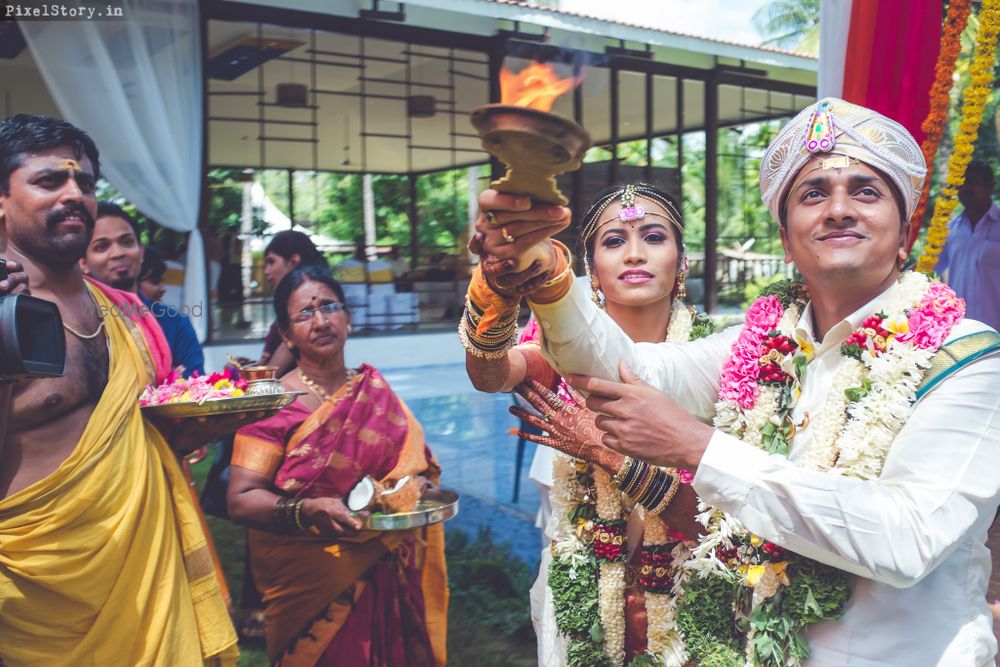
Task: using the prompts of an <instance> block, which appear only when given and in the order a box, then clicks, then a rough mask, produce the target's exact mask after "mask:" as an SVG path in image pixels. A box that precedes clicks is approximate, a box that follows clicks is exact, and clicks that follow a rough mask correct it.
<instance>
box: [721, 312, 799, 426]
mask: <svg viewBox="0 0 1000 667" xmlns="http://www.w3.org/2000/svg"><path fill="white" fill-rule="evenodd" d="M784 313H785V309H784V308H783V307H782V305H781V301H780V300H779V299H778V297H776V296H774V295H771V296H765V297H761V298H759V299H757V300H756V301H754V302H753V305H752V306H750V310H748V311H747V316H746V322H745V324H744V326H743V331H741V332H740V336H739V338H737V339H736V342H735V343H733V348H732V352H733V354H732V356H730V357H729V359H728V360H727V361H726V365H725V366H723V368H722V378H721V380H720V387H719V398H720V399H721V400H724V401H735V402H736V403H737V404H738V405H739V406H740V407H741V408H743V409H744V410H749V409H751V408H752V407H753V406H754V403H755V402H756V400H757V393H758V391H759V389H758V386H757V379H758V377H759V376H760V362H759V360H760V357H761V355H762V354H763V352H764V340H765V339H766V338H767V334H769V333H771V332H772V331H774V330H775V329H776V328H777V327H778V322H780V321H781V316H782V315H784Z"/></svg>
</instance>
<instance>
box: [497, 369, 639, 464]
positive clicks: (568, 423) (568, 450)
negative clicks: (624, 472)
mask: <svg viewBox="0 0 1000 667" xmlns="http://www.w3.org/2000/svg"><path fill="white" fill-rule="evenodd" d="M515 391H517V393H518V394H520V395H521V396H523V397H524V399H525V400H526V401H528V403H530V404H531V406H532V407H533V408H535V409H536V410H537V411H538V412H539V413H540V414H541V415H542V417H536V416H535V415H532V414H530V413H528V412H526V411H525V410H522V409H520V408H517V407H511V408H510V412H511V413H512V414H514V415H515V416H517V417H518V418H520V419H522V420H524V421H526V422H528V423H529V424H531V425H532V426H535V427H537V428H539V429H541V430H543V431H545V432H546V433H547V434H548V435H535V434H533V433H526V432H524V431H517V435H519V436H521V437H523V438H524V439H526V440H530V441H531V442H535V443H538V444H540V445H544V446H546V447H552V448H553V449H557V450H559V451H561V452H563V453H564V454H568V455H569V456H572V457H573V458H577V459H581V460H583V461H586V462H588V463H592V464H594V465H597V466H600V467H601V468H604V469H605V470H607V471H608V472H610V473H611V474H614V473H615V472H616V471H617V470H618V468H619V467H621V464H622V461H623V460H624V456H622V455H621V454H619V453H618V452H615V451H614V450H612V449H610V448H608V447H606V446H605V445H604V443H603V442H602V438H603V436H604V432H603V431H601V430H600V429H599V428H597V425H596V423H595V419H596V417H597V415H596V414H595V413H594V412H592V411H590V410H588V409H587V408H586V407H584V399H583V396H581V395H580V394H578V393H576V392H574V395H573V400H574V401H575V404H571V403H567V402H566V401H563V400H562V399H561V398H559V397H558V396H557V395H556V394H555V392H553V391H552V390H550V389H549V388H547V387H545V386H543V385H541V384H539V383H538V382H536V381H534V380H531V379H529V380H527V381H526V382H524V383H522V384H520V385H518V386H517V388H516V389H515Z"/></svg>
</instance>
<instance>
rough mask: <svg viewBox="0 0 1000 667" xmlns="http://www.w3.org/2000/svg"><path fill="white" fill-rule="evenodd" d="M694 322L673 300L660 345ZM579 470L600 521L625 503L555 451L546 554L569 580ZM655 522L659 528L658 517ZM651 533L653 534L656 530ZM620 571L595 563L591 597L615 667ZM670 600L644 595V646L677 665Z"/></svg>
mask: <svg viewBox="0 0 1000 667" xmlns="http://www.w3.org/2000/svg"><path fill="white" fill-rule="evenodd" d="M694 319H695V316H694V312H693V311H692V310H691V309H689V308H688V307H687V306H685V305H684V304H683V303H682V302H681V301H679V300H674V301H673V303H672V304H671V308H670V323H669V325H668V327H667V335H666V342H671V343H676V342H685V341H687V340H689V339H690V337H691V331H692V326H693V323H694ZM582 472H590V473H591V474H592V476H593V479H594V486H595V488H596V498H595V499H594V502H595V504H596V507H595V509H596V513H597V516H598V517H599V518H600V519H603V520H614V519H619V518H621V516H622V508H623V507H625V506H626V503H628V499H627V497H626V496H625V495H624V494H622V493H621V492H620V491H618V490H617V489H616V488H614V486H612V484H611V477H610V475H608V474H607V473H605V472H604V471H603V470H600V469H599V468H593V467H589V468H588V467H586V466H585V464H583V463H582V462H581V461H578V460H576V459H573V458H572V457H569V456H566V455H565V454H561V453H556V455H555V460H554V461H553V486H552V492H551V494H550V499H551V502H552V515H553V517H554V527H553V533H554V535H553V541H552V555H553V558H554V559H558V560H560V562H562V563H564V564H568V565H569V568H570V569H569V576H570V577H571V578H575V577H576V571H577V568H578V567H581V566H583V565H584V564H586V563H587V547H588V544H587V542H586V541H585V538H584V536H585V535H589V533H590V531H591V530H592V529H593V527H594V526H593V523H592V522H589V521H588V522H587V523H586V525H583V526H574V525H573V523H572V522H571V521H570V518H569V517H570V515H571V514H572V510H573V508H574V507H575V506H577V505H579V504H581V503H583V502H585V497H586V494H587V490H586V489H585V488H584V487H583V485H582V484H580V481H579V476H580V474H581V473H582ZM649 518H654V519H655V517H649ZM656 521H657V522H658V523H659V524H660V525H661V526H663V523H662V522H661V521H659V519H656ZM648 525H649V522H648V518H647V519H644V532H645V529H646V528H645V527H646V526H648ZM653 530H654V532H655V531H656V528H654V529H653ZM666 540H667V534H666V527H665V526H664V527H663V537H662V542H659V543H663V544H665V543H666ZM677 562H683V561H677ZM625 569H626V565H625V563H600V564H599V567H598V578H597V582H598V583H597V589H598V596H597V598H598V603H599V611H600V619H601V628H602V630H603V632H604V642H603V643H604V651H605V653H606V655H607V656H608V658H609V659H611V661H612V662H613V664H615V665H616V666H620V665H623V664H624V661H625ZM673 598H674V596H672V595H663V594H655V593H653V594H651V593H647V594H646V613H647V619H648V623H647V627H648V631H647V634H648V637H647V643H648V646H649V650H650V652H653V653H655V654H657V655H660V656H661V657H662V659H663V664H664V665H666V666H667V667H682V666H683V665H684V664H685V662H686V661H687V653H686V651H685V650H684V642H683V638H682V637H681V636H680V632H679V631H678V630H677V622H676V614H675V613H674V607H675V601H674V599H673ZM654 647H655V650H654Z"/></svg>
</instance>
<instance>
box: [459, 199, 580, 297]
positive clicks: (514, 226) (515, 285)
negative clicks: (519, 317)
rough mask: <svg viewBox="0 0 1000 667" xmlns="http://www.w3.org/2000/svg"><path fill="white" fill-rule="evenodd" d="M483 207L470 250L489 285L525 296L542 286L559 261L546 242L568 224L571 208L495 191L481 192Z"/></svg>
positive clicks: (549, 244) (515, 294)
mask: <svg viewBox="0 0 1000 667" xmlns="http://www.w3.org/2000/svg"><path fill="white" fill-rule="evenodd" d="M479 209H480V214H479V218H478V219H477V220H476V233H475V235H473V237H472V238H471V239H470V240H469V251H470V252H472V253H475V254H477V255H479V256H480V258H481V259H482V261H483V276H484V277H485V278H486V280H487V282H489V284H490V287H492V288H493V289H494V290H495V291H497V292H498V293H500V294H504V295H507V296H523V295H526V294H530V293H531V292H533V291H535V290H537V289H538V288H539V287H541V285H542V283H544V282H545V281H546V280H548V279H549V278H550V277H551V273H552V270H553V268H554V267H555V265H556V259H557V255H556V252H557V251H556V250H555V248H554V247H552V245H551V243H549V242H548V241H549V239H550V238H551V237H552V236H553V235H554V234H557V233H558V232H560V231H562V230H563V229H565V228H566V227H567V226H569V223H570V210H569V209H568V208H565V207H563V206H553V205H550V204H537V205H533V204H532V201H531V199H530V198H528V197H526V196H523V195H509V194H503V193H500V192H497V191H495V190H486V191H484V192H483V193H482V194H480V195H479ZM540 246H547V247H540ZM529 257H530V258H531V260H529V261H525V260H526V259H527V258H529Z"/></svg>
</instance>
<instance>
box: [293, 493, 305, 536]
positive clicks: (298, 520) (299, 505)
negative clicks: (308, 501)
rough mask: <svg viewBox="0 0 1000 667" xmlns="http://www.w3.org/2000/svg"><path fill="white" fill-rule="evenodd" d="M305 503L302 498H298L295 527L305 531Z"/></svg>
mask: <svg viewBox="0 0 1000 667" xmlns="http://www.w3.org/2000/svg"><path fill="white" fill-rule="evenodd" d="M303 502H305V501H304V500H303V499H302V498H298V499H297V500H296V501H295V527H296V528H298V529H299V530H305V529H306V527H305V526H303V525H302V503H303Z"/></svg>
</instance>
